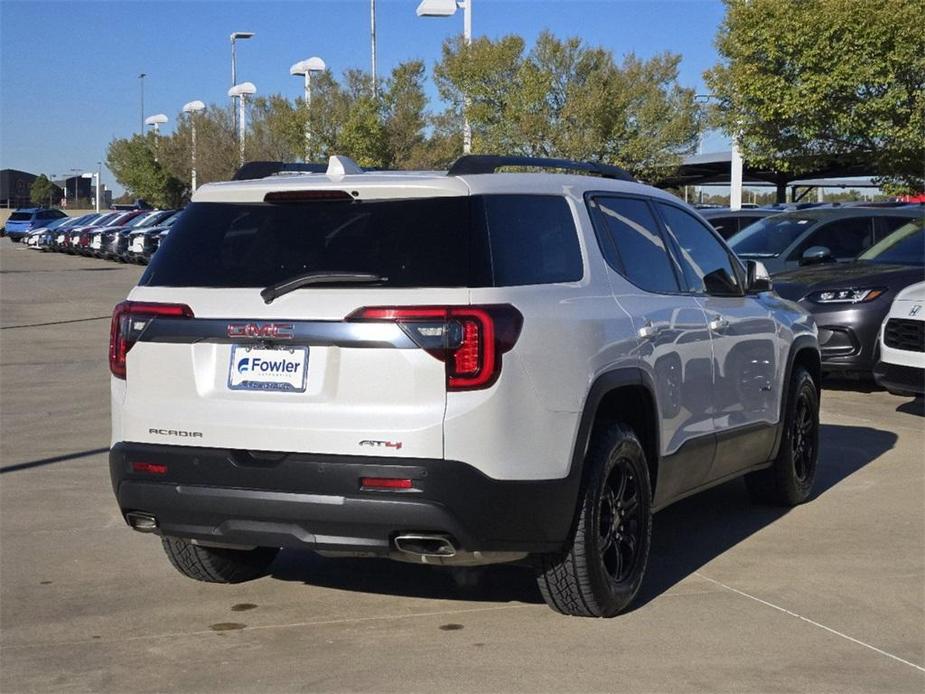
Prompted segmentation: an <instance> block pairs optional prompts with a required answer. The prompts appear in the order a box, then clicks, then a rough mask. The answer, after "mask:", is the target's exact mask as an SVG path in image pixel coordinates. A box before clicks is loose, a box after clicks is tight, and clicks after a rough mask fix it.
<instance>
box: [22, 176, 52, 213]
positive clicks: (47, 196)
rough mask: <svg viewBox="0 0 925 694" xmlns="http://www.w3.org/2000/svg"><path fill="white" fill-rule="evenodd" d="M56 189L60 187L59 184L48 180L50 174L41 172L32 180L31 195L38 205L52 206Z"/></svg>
mask: <svg viewBox="0 0 925 694" xmlns="http://www.w3.org/2000/svg"><path fill="white" fill-rule="evenodd" d="M56 189H58V186H56V185H55V184H54V183H52V182H51V181H50V180H48V176H46V175H45V174H40V175H39V176H38V177H37V178H36V179H35V180H34V181H33V182H32V187H31V188H30V190H29V197H30V198H31V199H32V202H33V203H35V204H36V205H48V206H49V207H50V206H51V205H52V202H53V198H54V197H55V193H56Z"/></svg>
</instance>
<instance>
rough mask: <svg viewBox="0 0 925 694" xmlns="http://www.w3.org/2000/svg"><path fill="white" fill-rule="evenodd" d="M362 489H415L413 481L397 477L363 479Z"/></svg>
mask: <svg viewBox="0 0 925 694" xmlns="http://www.w3.org/2000/svg"><path fill="white" fill-rule="evenodd" d="M360 487H361V488H363V489H413V488H414V483H413V482H412V481H411V480H405V479H398V478H395V477H361V478H360Z"/></svg>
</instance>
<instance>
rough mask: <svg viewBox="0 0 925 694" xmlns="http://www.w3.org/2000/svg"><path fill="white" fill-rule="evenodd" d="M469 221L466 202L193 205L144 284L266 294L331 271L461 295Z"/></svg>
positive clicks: (452, 199) (466, 268)
mask: <svg viewBox="0 0 925 694" xmlns="http://www.w3.org/2000/svg"><path fill="white" fill-rule="evenodd" d="M470 216H471V215H470V200H469V198H467V197H448V198H421V199H413V200H388V201H381V202H313V203H304V204H278V205H273V204H265V203H259V204H257V203H255V204H231V203H206V202H203V203H194V204H192V205H190V206H189V207H188V208H187V209H186V210H185V211H184V213H183V215H182V216H181V217H180V218H179V219H178V220H177V223H176V224H175V225H174V226H173V228H172V230H171V233H170V235H169V237H167V239H166V240H165V242H164V243H163V245H162V246H161V248H160V250H159V251H158V252H157V255H155V256H154V259H153V261H152V263H151V265H149V266H148V270H147V271H146V272H145V274H144V275H143V276H142V278H141V281H140V284H142V285H153V286H169V287H266V286H268V285H271V284H274V283H276V282H280V281H282V280H285V279H288V278H290V277H294V276H296V275H300V274H303V273H306V272H328V271H333V272H359V273H371V274H375V275H379V276H381V277H383V278H385V279H383V281H382V285H385V286H391V287H457V286H465V285H466V282H467V279H468V276H469V227H470ZM364 286H369V285H364Z"/></svg>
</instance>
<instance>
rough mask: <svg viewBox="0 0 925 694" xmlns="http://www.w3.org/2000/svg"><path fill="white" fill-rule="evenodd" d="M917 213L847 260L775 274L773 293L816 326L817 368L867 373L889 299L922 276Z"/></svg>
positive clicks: (923, 235)
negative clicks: (796, 307)
mask: <svg viewBox="0 0 925 694" xmlns="http://www.w3.org/2000/svg"><path fill="white" fill-rule="evenodd" d="M923 225H925V222H923V220H922V218H919V219H916V220H913V221H910V222H908V223H907V224H905V225H904V226H902V227H900V228H899V229H897V230H896V231H894V232H893V233H892V234H890V235H889V236H887V237H886V238H885V239H883V240H882V241H880V242H879V243H877V244H876V245H874V246H873V247H872V248H869V249H868V250H867V251H865V252H864V253H862V254H861V255H860V256H859V257H858V258H857V259H856V260H855V261H854V262H851V263H837V264H835V263H830V264H825V265H816V266H812V267H806V268H803V269H800V270H796V271H794V272H788V273H784V274H781V275H777V276H776V277H775V278H774V288H775V290H776V291H777V293H778V294H779V295H780V296H782V297H784V298H786V299H790V300H792V301H797V302H799V303H800V304H801V305H802V306H803V307H804V308H805V309H806V310H808V311H810V312H811V313H812V314H813V318H815V319H816V324H817V325H818V326H819V347H820V349H821V350H822V368H823V370H824V371H829V372H839V371H848V372H862V373H865V374H868V375H869V374H870V373H871V370H872V369H873V367H874V364H876V362H877V349H876V348H877V334H878V331H879V330H880V325H881V323H883V319H884V318H885V317H886V314H887V311H888V310H889V307H890V303H891V302H892V301H893V299H894V298H895V297H896V296H897V294H898V293H899V292H900V291H901V290H903V289H905V288H906V287H908V286H909V285H911V284H915V283H917V282H921V281H923V280H925V231H923Z"/></svg>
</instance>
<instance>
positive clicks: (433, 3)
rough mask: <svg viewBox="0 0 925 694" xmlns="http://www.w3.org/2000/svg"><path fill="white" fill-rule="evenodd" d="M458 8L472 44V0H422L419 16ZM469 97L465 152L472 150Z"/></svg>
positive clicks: (444, 14)
mask: <svg viewBox="0 0 925 694" xmlns="http://www.w3.org/2000/svg"><path fill="white" fill-rule="evenodd" d="M457 9H462V10H463V40H464V41H465V42H466V45H467V46H471V45H472V0H421V4H420V5H418V9H417V15H418V17H452V16H453V15H454V14H456V10H457ZM468 106H469V97H465V99H464V103H463V154H469V152H471V151H472V128H471V127H470V126H469V116H468V114H467V113H466V111H467V110H468V108H467V107H468Z"/></svg>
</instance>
